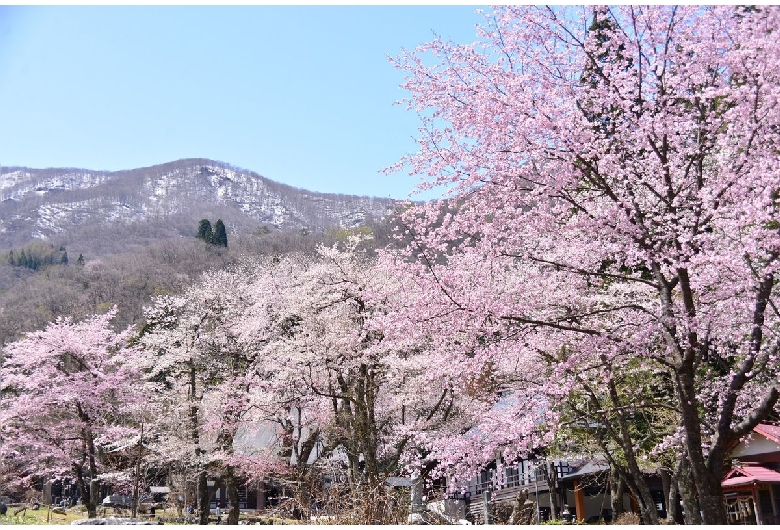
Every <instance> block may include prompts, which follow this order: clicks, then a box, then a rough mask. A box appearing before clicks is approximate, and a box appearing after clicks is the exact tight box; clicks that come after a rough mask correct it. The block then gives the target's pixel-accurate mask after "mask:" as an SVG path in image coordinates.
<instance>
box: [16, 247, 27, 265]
mask: <svg viewBox="0 0 780 530" xmlns="http://www.w3.org/2000/svg"><path fill="white" fill-rule="evenodd" d="M17 265H19V266H20V267H28V266H29V263H28V262H27V254H26V253H25V252H24V249H22V252H21V253H20V254H19V262H18V263H17Z"/></svg>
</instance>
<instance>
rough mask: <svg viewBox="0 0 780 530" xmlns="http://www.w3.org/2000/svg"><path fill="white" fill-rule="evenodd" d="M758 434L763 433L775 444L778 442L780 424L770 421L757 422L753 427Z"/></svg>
mask: <svg viewBox="0 0 780 530" xmlns="http://www.w3.org/2000/svg"><path fill="white" fill-rule="evenodd" d="M753 430H754V431H756V432H757V433H758V434H763V435H764V436H766V437H767V438H769V439H770V440H772V441H773V442H775V443H776V444H780V425H773V424H771V423H759V424H758V425H756V426H755V427H754V428H753Z"/></svg>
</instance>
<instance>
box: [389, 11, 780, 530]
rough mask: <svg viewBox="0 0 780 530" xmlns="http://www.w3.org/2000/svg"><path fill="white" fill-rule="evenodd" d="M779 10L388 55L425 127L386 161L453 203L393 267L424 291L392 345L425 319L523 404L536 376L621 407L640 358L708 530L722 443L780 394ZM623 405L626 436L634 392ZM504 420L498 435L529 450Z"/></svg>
mask: <svg viewBox="0 0 780 530" xmlns="http://www.w3.org/2000/svg"><path fill="white" fill-rule="evenodd" d="M779 16H780V12H779V11H778V10H777V9H776V8H774V7H769V6H761V7H758V8H735V7H704V8H702V7H679V6H662V7H638V6H626V7H619V8H596V9H594V8H582V7H566V8H563V7H562V8H546V7H534V8H525V7H500V8H497V9H495V10H494V11H493V12H492V13H490V14H488V15H487V16H486V23H485V25H484V26H483V27H482V28H481V29H480V33H479V36H480V40H479V41H478V42H477V43H475V44H471V45H456V44H452V43H448V42H444V41H442V40H440V39H437V40H435V41H433V42H431V43H429V44H426V45H422V46H420V47H418V48H417V49H416V50H415V51H414V52H409V53H404V54H403V55H402V56H401V57H399V58H397V59H396V60H395V64H396V65H397V66H398V67H399V68H400V69H402V70H404V71H405V72H406V73H407V75H408V78H407V81H406V83H405V85H404V86H405V88H406V89H407V90H409V91H410V92H411V98H410V99H409V101H408V105H409V108H410V109H412V110H415V111H417V112H419V113H420V115H421V119H422V121H423V127H422V128H421V137H420V139H419V151H418V152H417V153H414V154H411V155H409V156H407V157H405V158H404V159H403V160H402V161H401V162H400V163H399V164H398V165H397V166H395V168H394V169H395V170H402V169H404V168H408V169H409V171H410V172H411V173H413V174H417V175H419V176H420V177H421V178H422V179H423V183H422V184H421V187H422V188H427V187H432V186H443V187H445V188H446V189H447V195H446V200H444V199H443V200H441V201H435V202H432V203H428V204H425V205H422V206H416V207H414V208H411V209H410V210H409V211H408V212H407V214H406V215H405V222H406V224H407V232H406V234H403V235H404V237H406V238H407V240H409V241H411V243H410V244H409V247H408V249H407V252H406V254H405V255H404V256H398V257H395V258H394V260H393V259H392V258H388V260H389V262H390V263H391V267H393V268H395V270H398V271H402V270H405V271H407V272H409V273H410V274H412V275H413V276H416V277H417V278H418V280H417V281H416V283H415V285H416V286H418V287H417V289H415V290H410V293H409V300H408V301H407V302H406V303H405V304H404V305H403V306H401V309H402V312H401V313H399V317H398V318H397V320H396V322H397V324H396V326H395V330H394V331H393V330H391V329H390V328H388V330H387V331H388V333H390V332H393V333H395V335H396V336H399V337H400V336H402V335H403V334H408V333H409V330H410V329H411V326H416V328H418V331H416V333H420V334H421V335H423V334H424V335H428V336H435V337H437V339H436V342H438V347H439V354H440V356H441V359H442V361H441V362H442V364H444V363H445V362H449V363H450V364H451V365H452V366H457V367H459V368H457V369H458V370H460V371H461V373H463V372H464V371H466V373H469V374H475V376H478V377H482V378H483V379H485V378H493V379H495V380H496V381H498V382H499V383H501V384H504V385H507V386H509V387H511V388H512V389H513V390H515V391H524V392H529V388H530V387H531V386H533V385H529V384H527V383H528V382H527V380H528V379H532V378H531V377H529V374H536V375H537V382H536V385H537V386H538V387H539V388H540V389H541V390H542V392H541V393H540V394H541V395H545V396H547V397H548V398H549V397H550V396H556V395H561V396H563V395H566V394H568V393H569V392H570V391H572V389H574V388H578V389H580V390H583V389H584V390H587V385H588V384H597V385H598V386H600V388H601V389H602V390H603V391H604V392H606V393H605V394H601V395H605V396H609V395H610V393H613V396H614V392H616V389H617V385H616V384H615V381H616V378H617V377H619V375H620V374H619V373H618V372H617V370H620V367H621V366H625V365H626V363H629V362H634V363H636V364H637V365H638V366H640V367H642V368H643V369H644V370H647V371H650V372H653V371H663V372H664V374H665V376H666V377H668V380H669V381H670V383H671V395H672V405H673V406H672V408H673V409H674V410H675V411H676V413H677V414H678V415H679V419H680V429H679V432H678V437H677V438H674V437H671V438H670V439H669V440H668V443H673V442H674V439H676V440H678V441H679V442H680V443H681V444H682V446H683V447H684V448H685V455H686V457H687V458H688V459H689V461H690V466H691V471H692V475H693V477H694V479H695V486H696V492H697V498H698V503H699V507H700V509H701V513H702V515H703V522H704V523H706V524H715V523H725V521H726V517H725V513H724V508H723V503H722V496H721V488H720V480H721V477H722V475H723V462H724V458H725V456H726V452H727V448H728V446H729V444H731V443H732V442H734V441H735V440H737V439H738V438H739V437H741V436H743V435H745V434H747V433H748V432H750V430H751V429H752V428H753V427H754V426H755V425H756V424H757V423H758V422H759V421H761V420H762V419H764V418H766V417H767V415H768V414H769V413H770V412H771V411H772V410H773V409H774V407H775V406H776V404H777V400H778V395H779V394H778V388H777V383H778V382H777V376H778V374H777V368H776V365H777V363H776V360H777V354H778V348H779V347H780V343H778V335H777V331H778V316H780V315H778V311H777V308H776V305H775V288H774V286H775V283H776V268H777V264H778V260H777V258H778V252H780V231H779V230H778V226H780V224H778V220H777V208H778V206H779V204H778V193H779V188H780V186H779V185H778V173H777V167H778V149H777V146H778V145H779V141H780V138H778V135H780V112H779V111H780V107H779V106H778V97H779V96H780V83H779V81H780V79H779V78H778V74H779V72H778V70H779V68H780V60H779V59H780V58H779V57H778V48H777V46H776V45H775V44H774V43H775V41H776V39H777V31H778V22H779V19H778V17H779ZM445 205H446V207H447V208H448V210H444V209H443V207H444V206H445ZM409 256H412V257H414V258H415V259H414V260H413V261H412V260H409V259H408V258H409ZM445 360H446V361H445ZM541 366H547V367H549V371H548V372H546V373H539V369H538V367H541ZM534 367H537V368H536V370H535V369H534ZM517 374H522V375H523V377H517ZM584 374H587V377H588V379H585V378H584ZM467 389H468V376H465V375H464V376H462V377H460V385H459V391H461V392H465V391H466V390H467ZM527 397H528V398H530V397H531V396H530V395H529V396H527ZM525 401H526V400H525V398H524V399H520V400H518V406H517V407H510V408H508V409H507V412H508V413H510V412H511V413H512V414H521V416H520V417H527V416H528V415H529V412H531V411H532V410H533V409H534V408H535V407H536V406H535V405H534V406H530V407H529V406H527V405H525ZM532 403H533V402H532ZM610 403H611V406H612V408H613V412H614V414H616V416H615V420H616V421H615V422H613V425H615V426H619V425H620V424H621V422H622V423H624V424H625V425H626V427H628V423H629V422H630V420H631V418H630V416H629V414H628V412H627V411H628V409H627V408H626V407H625V405H626V402H625V397H623V398H621V396H619V395H618V396H615V397H614V398H612V399H611V400H610ZM651 405H653V406H659V404H658V403H656V404H650V403H648V404H647V406H651ZM537 412H538V409H537ZM507 417H508V416H507ZM547 419H548V420H551V419H552V420H554V418H547ZM510 423H511V422H510V421H508V420H507V421H505V424H504V425H503V426H501V427H500V428H498V427H499V426H498V425H497V428H496V429H495V430H494V431H493V432H494V433H495V434H494V435H493V436H488V437H487V439H500V438H502V437H503V438H504V442H508V440H510V439H512V438H514V439H515V440H517V442H516V443H520V442H519V440H521V439H526V438H525V437H524V436H522V434H523V433H514V434H512V433H510V432H509V431H508V430H507V429H508V428H509V424H510ZM531 423H533V424H535V425H539V423H540V422H539V420H536V421H534V422H531ZM529 425H530V423H529ZM549 425H551V426H552V425H554V421H551V422H550V423H549ZM626 431H627V428H618V430H616V436H615V437H616V438H625V435H627V434H628V433H627V432H626ZM507 434H511V436H507ZM460 439H461V440H462V439H463V438H462V437H461V438H460ZM630 441H631V440H630V437H629V439H627V440H624V444H623V445H624V448H627V447H625V446H626V445H628V444H629V443H630ZM453 443H454V441H453ZM439 446H440V447H442V449H441V452H442V454H445V453H446V452H447V451H446V450H445V448H444V446H443V445H442V444H439ZM452 447H453V448H455V446H454V445H452ZM629 460H630V456H629ZM629 469H630V471H631V473H632V474H635V473H638V472H639V470H638V468H637V467H636V466H634V465H632V464H631V462H630V461H629ZM637 493H639V495H638V498H639V500H640V503H641V504H642V506H643V516H644V517H645V519H646V521H648V522H650V521H654V520H657V519H655V517H656V516H654V515H653V512H654V509H653V508H652V507H651V506H650V503H649V502H647V499H644V497H645V495H643V494H642V493H643V492H637Z"/></svg>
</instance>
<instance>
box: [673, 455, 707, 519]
mask: <svg viewBox="0 0 780 530" xmlns="http://www.w3.org/2000/svg"><path fill="white" fill-rule="evenodd" d="M677 486H678V489H679V491H680V498H682V505H683V511H684V512H685V513H684V521H685V524H686V525H700V524H702V520H701V510H700V509H699V503H698V500H697V498H696V497H697V496H696V484H695V483H694V481H693V474H692V473H691V465H690V461H689V459H688V455H687V454H683V455H682V458H681V459H680V473H679V474H678V475H677Z"/></svg>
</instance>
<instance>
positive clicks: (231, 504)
mask: <svg viewBox="0 0 780 530" xmlns="http://www.w3.org/2000/svg"><path fill="white" fill-rule="evenodd" d="M225 489H226V490H227V498H228V513H227V524H229V525H237V524H238V514H239V513H240V512H239V507H238V479H237V478H236V475H235V473H234V470H233V467H232V466H227V470H226V474H225Z"/></svg>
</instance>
